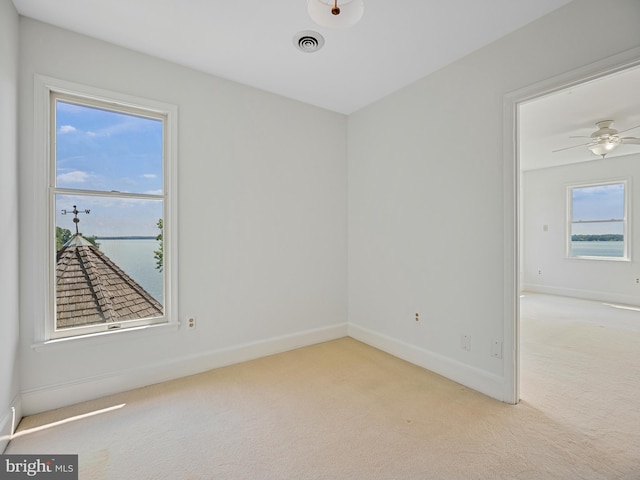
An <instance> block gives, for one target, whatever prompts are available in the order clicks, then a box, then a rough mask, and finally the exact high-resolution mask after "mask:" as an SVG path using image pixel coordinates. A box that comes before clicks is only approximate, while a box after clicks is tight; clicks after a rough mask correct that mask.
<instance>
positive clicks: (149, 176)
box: [142, 173, 158, 178]
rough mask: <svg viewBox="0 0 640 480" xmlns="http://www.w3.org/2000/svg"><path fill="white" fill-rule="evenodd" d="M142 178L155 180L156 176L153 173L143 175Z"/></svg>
mask: <svg viewBox="0 0 640 480" xmlns="http://www.w3.org/2000/svg"><path fill="white" fill-rule="evenodd" d="M142 177H143V178H157V177H158V176H157V175H156V174H155V173H144V174H142Z"/></svg>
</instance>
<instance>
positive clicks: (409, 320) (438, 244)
mask: <svg viewBox="0 0 640 480" xmlns="http://www.w3.org/2000/svg"><path fill="white" fill-rule="evenodd" d="M609 15H611V17H609ZM607 17H608V18H607V24H608V25H615V28H595V27H594V26H596V25H600V24H601V23H602V22H601V18H602V2H600V1H597V0H580V1H575V2H572V3H570V4H569V5H567V6H566V7H564V8H561V9H559V10H558V11H556V12H553V13H551V14H550V15H548V16H546V17H543V18H542V19H540V20H538V21H536V22H534V23H532V24H530V25H528V26H526V27H524V28H523V29H521V30H519V31H517V32H515V33H513V34H511V35H509V36H507V37H505V38H503V39H501V40H499V41H497V42H495V43H494V44H492V45H490V46H488V47H486V48H483V49H481V50H479V51H477V52H475V53H473V54H471V55H469V56H467V57H466V58H464V59H462V60H460V61H457V62H455V63H453V64H451V65H449V66H448V67H445V68H443V69H442V70H440V71H438V72H436V73H434V74H432V75H430V76H428V77H426V78H424V79H422V80H420V81H418V82H416V83H414V84H412V85H410V86H408V87H406V88H404V89H402V90H400V91H398V92H396V93H394V94H392V95H390V96H388V97H387V98H385V99H383V100H381V101H379V102H377V103H375V104H373V105H371V106H369V107H367V108H364V109H362V110H361V111H359V112H357V113H355V114H353V115H351V116H350V117H349V332H350V334H351V335H353V336H355V337H356V338H360V339H363V340H365V341H367V342H369V343H371V344H374V345H377V346H379V347H380V348H383V349H384V350H387V351H389V352H391V353H393V354H395V355H398V356H400V357H403V358H406V359H409V360H411V361H414V362H415V363H418V364H420V365H423V366H425V367H427V368H430V369H432V370H434V371H436V372H439V373H442V374H444V375H446V376H448V377H450V378H452V379H454V380H457V381H459V382H461V383H464V384H466V385H468V386H471V387H473V388H476V389H478V390H480V391H483V392H485V393H487V394H489V395H491V396H494V397H496V398H505V396H507V397H508V395H507V393H506V392H505V385H507V384H508V383H509V379H507V378H506V377H505V373H504V372H505V371H508V368H507V367H508V366H507V365H505V364H504V363H503V360H500V359H497V358H494V357H492V356H491V354H490V353H491V343H492V341H493V340H498V341H502V340H504V338H503V332H504V330H505V324H507V323H508V322H511V323H513V319H512V318H505V317H506V315H505V311H504V305H505V302H506V301H507V299H506V298H504V297H505V291H506V289H505V285H504V279H505V276H504V275H505V273H504V272H505V271H512V270H514V269H515V266H514V265H510V264H508V263H509V260H506V259H505V255H504V252H503V246H504V239H505V236H504V232H503V226H504V225H505V224H508V223H509V219H507V218H506V213H505V212H508V211H509V208H510V207H509V206H507V205H505V204H504V201H503V198H504V197H503V195H504V193H505V191H509V190H511V189H513V188H514V183H515V179H514V178H511V177H509V176H507V180H506V181H505V179H504V173H505V164H504V163H503V162H504V159H503V143H502V138H503V98H504V96H505V95H507V94H508V93H510V92H513V91H515V90H519V89H522V88H524V87H526V86H529V85H531V84H533V83H536V82H540V81H542V80H546V79H548V78H550V77H553V76H556V75H560V74H563V73H565V72H570V71H572V70H575V69H577V68H579V67H582V66H585V65H587V64H589V63H592V62H595V61H598V60H601V59H604V58H607V57H608V56H610V55H612V54H615V53H619V52H622V51H625V50H627V49H630V48H633V47H636V46H638V45H640V28H638V25H640V2H638V1H637V0H626V1H625V0H620V1H616V2H615V8H611V9H607ZM434 48H436V47H434ZM511 262H513V260H511ZM416 312H418V313H420V318H421V321H420V322H419V323H418V324H416V322H415V313H416ZM462 334H470V335H471V350H470V351H468V350H463V349H462V348H461V341H460V337H461V335H462Z"/></svg>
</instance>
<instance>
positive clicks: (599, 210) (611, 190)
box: [569, 183, 625, 258]
mask: <svg viewBox="0 0 640 480" xmlns="http://www.w3.org/2000/svg"><path fill="white" fill-rule="evenodd" d="M624 188H625V185H624V183H615V184H609V185H591V186H585V187H575V188H572V189H571V202H572V203H571V212H572V215H571V242H570V246H571V247H570V252H569V255H570V256H572V257H619V258H622V257H624V256H625V244H624V241H625V238H624V232H625V223H624V219H625V195H624Z"/></svg>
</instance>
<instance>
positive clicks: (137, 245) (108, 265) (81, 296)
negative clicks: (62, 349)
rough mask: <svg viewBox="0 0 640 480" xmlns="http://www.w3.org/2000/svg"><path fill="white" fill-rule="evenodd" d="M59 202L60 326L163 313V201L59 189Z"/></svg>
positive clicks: (58, 302)
mask: <svg viewBox="0 0 640 480" xmlns="http://www.w3.org/2000/svg"><path fill="white" fill-rule="evenodd" d="M55 203H56V205H55V207H56V215H55V225H56V252H57V255H56V326H57V328H68V327H77V326H81V325H91V324H100V323H108V322H121V321H126V320H138V319H141V318H151V317H159V316H162V315H163V303H164V299H163V296H164V295H163V291H164V284H163V274H162V271H161V269H162V253H163V247H162V242H161V240H160V239H161V238H162V237H159V235H161V233H162V230H161V227H162V221H161V219H162V207H163V206H162V201H161V200H146V199H144V200H143V199H130V198H112V197H100V196H93V195H60V194H59V195H56V196H55ZM74 220H77V222H76V221H74ZM76 227H77V229H78V230H77V231H78V234H77V235H76ZM158 237H159V238H158ZM94 245H95V246H94Z"/></svg>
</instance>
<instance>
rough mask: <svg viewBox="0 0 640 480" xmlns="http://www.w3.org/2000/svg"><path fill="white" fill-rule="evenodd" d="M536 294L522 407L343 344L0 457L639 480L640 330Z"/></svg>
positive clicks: (230, 469)
mask: <svg viewBox="0 0 640 480" xmlns="http://www.w3.org/2000/svg"><path fill="white" fill-rule="evenodd" d="M545 299H551V300H554V297H546V296H527V297H525V298H523V322H522V323H523V330H524V338H523V350H525V351H524V352H523V363H524V364H525V368H526V372H523V389H522V390H523V398H525V400H524V401H523V402H522V403H521V404H519V405H517V406H510V405H506V404H503V403H500V402H498V401H496V400H493V399H490V398H488V397H485V396H484V395H481V394H479V393H477V392H474V391H472V390H470V389H468V388H465V387H463V386H461V385H458V384H456V383H453V382H450V381H448V380H445V379H444V378H442V377H440V376H438V375H435V374H433V373H430V372H427V371H425V370H423V369H421V368H419V367H416V366H413V365H411V364H408V363H406V362H403V361H401V360H399V359H397V358H394V357H392V356H390V355H387V354H385V353H382V352H380V351H378V350H375V349H373V348H371V347H368V346H366V345H364V344H362V343H359V342H357V341H355V340H353V339H349V338H345V339H341V340H337V341H333V342H328V343H324V344H320V345H315V346H311V347H306V348H302V349H299V350H295V351H292V352H287V353H284V354H280V355H274V356H271V357H267V358H264V359H260V360H256V361H252V362H247V363H244V364H240V365H235V366H231V367H227V368H222V369H218V370H214V371H211V372H207V373H204V374H201V375H196V376H192V377H188V378H183V379H180V380H177V381H172V382H167V383H163V384H160V385H155V386H151V387H147V388H142V389H138V390H134V391H131V392H127V393H123V394H119V395H114V396H111V397H107V398H103V399H100V400H96V401H92V402H87V403H83V404H80V405H76V406H73V407H68V408H63V409H60V410H56V411H52V412H47V413H44V414H40V415H36V416H32V417H28V418H25V419H24V420H23V421H22V423H21V424H20V427H19V432H18V434H17V436H16V438H15V439H13V440H12V441H11V443H10V445H9V447H8V449H7V452H6V453H78V454H79V460H80V478H81V479H83V480H101V479H112V480H127V479H132V480H143V479H172V480H182V479H279V480H280V479H297V480H299V479H327V480H328V479H332V480H333V479H363V480H364V479H367V480H368V479H465V480H467V479H536V480H537V479H639V478H640V413H639V410H640V408H639V407H640V401H639V400H638V399H639V398H640V396H639V395H638V392H639V389H640V376H639V372H640V367H639V365H640V359H639V358H638V357H639V356H640V355H638V353H639V350H640V349H639V348H638V347H639V345H640V343H639V342H640V331H638V329H636V330H634V329H633V328H629V329H626V330H624V329H621V328H620V327H619V326H616V327H610V326H607V325H599V324H598V323H597V321H596V322H590V321H586V322H584V323H580V324H579V323H578V322H576V321H574V319H572V314H571V312H572V311H578V312H581V313H582V312H583V310H580V309H576V308H575V307H574V306H572V305H573V304H572V303H571V301H567V304H562V302H560V303H561V304H560V305H557V306H556V310H555V311H556V313H557V311H561V312H562V313H560V314H558V317H557V318H550V317H544V316H543V315H542V313H545V312H544V310H545V309H548V310H553V309H552V308H551V307H546V306H544V305H545V302H544V301H542V300H545ZM578 303H579V302H578ZM563 309H564V310H563ZM611 310H612V313H614V314H616V315H617V314H620V313H622V314H623V315H628V316H634V317H635V321H636V322H637V323H638V324H639V325H640V321H639V320H638V315H640V314H639V313H638V312H632V311H624V310H617V309H611ZM586 311H588V310H587V309H585V310H584V312H586ZM529 313H531V315H529ZM546 313H548V312H546ZM601 340H602V341H603V344H602V345H601V344H600V343H599V342H600V341H601ZM606 342H611V345H610V346H609V345H604V343H606ZM574 384H575V385H574ZM85 414H87V415H86V416H84V415H85Z"/></svg>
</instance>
